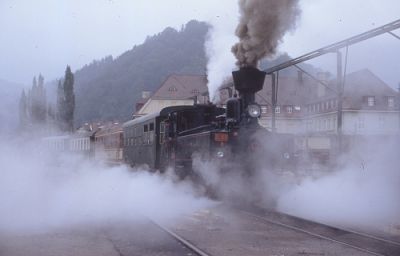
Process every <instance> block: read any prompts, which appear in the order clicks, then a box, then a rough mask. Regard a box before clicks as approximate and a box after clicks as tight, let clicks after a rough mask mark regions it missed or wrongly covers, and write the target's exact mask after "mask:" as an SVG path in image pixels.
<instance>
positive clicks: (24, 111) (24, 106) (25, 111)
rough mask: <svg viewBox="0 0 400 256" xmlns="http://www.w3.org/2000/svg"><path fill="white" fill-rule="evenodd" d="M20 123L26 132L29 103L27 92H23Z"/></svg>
mask: <svg viewBox="0 0 400 256" xmlns="http://www.w3.org/2000/svg"><path fill="white" fill-rule="evenodd" d="M19 123H20V128H21V129H22V130H24V129H25V128H26V126H27V125H28V102H27V98H26V95H25V90H22V93H21V98H20V100H19Z"/></svg>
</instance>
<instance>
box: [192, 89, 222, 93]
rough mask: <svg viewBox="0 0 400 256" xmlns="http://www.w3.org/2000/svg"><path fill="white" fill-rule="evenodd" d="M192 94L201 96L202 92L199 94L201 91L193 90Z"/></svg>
mask: <svg viewBox="0 0 400 256" xmlns="http://www.w3.org/2000/svg"><path fill="white" fill-rule="evenodd" d="M191 93H192V94H199V93H200V92H199V90H197V89H193V90H192V92H191ZM221 94H222V93H221Z"/></svg>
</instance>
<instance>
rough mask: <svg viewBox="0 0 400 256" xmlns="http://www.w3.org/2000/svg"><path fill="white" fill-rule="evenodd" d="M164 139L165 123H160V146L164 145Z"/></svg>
mask: <svg viewBox="0 0 400 256" xmlns="http://www.w3.org/2000/svg"><path fill="white" fill-rule="evenodd" d="M164 137H165V123H164V122H161V123H160V144H163V143H164Z"/></svg>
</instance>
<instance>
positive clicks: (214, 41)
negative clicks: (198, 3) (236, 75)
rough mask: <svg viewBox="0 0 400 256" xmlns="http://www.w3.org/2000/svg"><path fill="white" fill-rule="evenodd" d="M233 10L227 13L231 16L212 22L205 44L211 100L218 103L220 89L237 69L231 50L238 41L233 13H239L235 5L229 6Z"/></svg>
mask: <svg viewBox="0 0 400 256" xmlns="http://www.w3.org/2000/svg"><path fill="white" fill-rule="evenodd" d="M227 8H232V9H229V10H228V11H226V12H227V13H229V15H228V14H227V15H222V14H221V15H219V16H218V17H213V18H212V19H211V20H210V21H209V24H210V28H209V31H208V33H207V38H206V39H207V40H206V42H205V52H206V56H207V80H208V84H207V86H208V90H209V93H210V100H212V101H213V102H218V100H219V95H218V93H217V92H218V88H219V87H220V86H221V85H222V84H223V82H224V81H225V79H227V78H229V77H230V76H231V72H232V70H233V69H234V68H235V57H234V56H233V55H232V52H231V51H230V49H229V45H233V44H234V43H235V41H236V38H235V27H236V19H232V15H231V14H232V13H238V7H237V5H235V4H232V5H229V6H227Z"/></svg>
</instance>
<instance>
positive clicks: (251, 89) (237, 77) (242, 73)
mask: <svg viewBox="0 0 400 256" xmlns="http://www.w3.org/2000/svg"><path fill="white" fill-rule="evenodd" d="M232 76H233V82H234V85H235V89H236V90H237V91H238V92H239V96H240V97H241V98H242V99H243V103H244V106H243V108H244V109H246V108H247V106H248V105H249V104H250V103H254V102H255V94H256V92H258V91H261V90H262V88H263V85H264V80H265V76H266V73H265V72H263V71H260V70H259V69H257V68H255V67H242V68H240V70H238V71H234V72H232Z"/></svg>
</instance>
